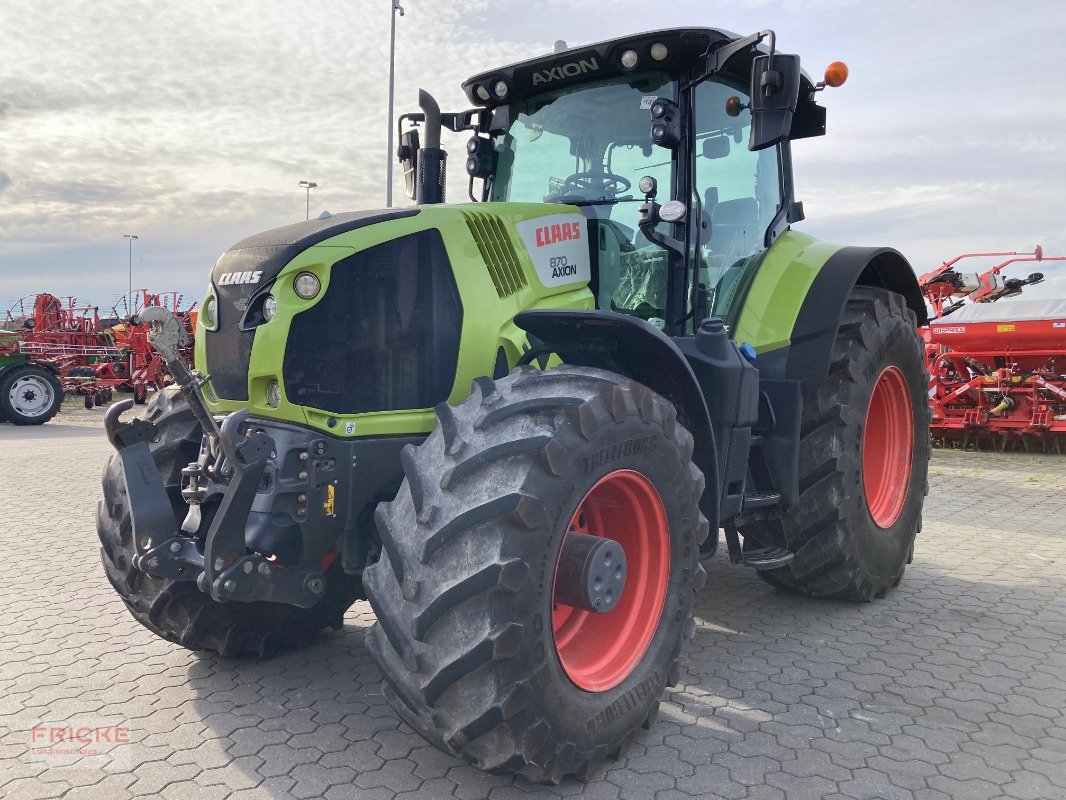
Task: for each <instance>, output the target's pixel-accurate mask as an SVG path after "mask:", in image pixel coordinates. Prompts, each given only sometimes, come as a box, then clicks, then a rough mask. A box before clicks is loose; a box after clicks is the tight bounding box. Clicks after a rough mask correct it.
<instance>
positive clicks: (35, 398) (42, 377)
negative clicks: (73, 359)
mask: <svg viewBox="0 0 1066 800" xmlns="http://www.w3.org/2000/svg"><path fill="white" fill-rule="evenodd" d="M62 406H63V387H62V386H60V385H59V379H58V378H56V376H55V375H53V374H52V373H51V372H49V371H48V370H46V369H43V368H42V367H35V366H32V365H28V364H27V365H24V366H21V367H15V368H14V369H12V370H11V371H9V372H7V373H6V374H5V375H4V377H3V378H0V418H2V419H6V420H7V421H8V422H10V423H12V424H14V425H43V424H44V423H46V422H48V420H50V419H51V418H52V417H54V416H55V415H56V414H58V413H59V409H60V408H62Z"/></svg>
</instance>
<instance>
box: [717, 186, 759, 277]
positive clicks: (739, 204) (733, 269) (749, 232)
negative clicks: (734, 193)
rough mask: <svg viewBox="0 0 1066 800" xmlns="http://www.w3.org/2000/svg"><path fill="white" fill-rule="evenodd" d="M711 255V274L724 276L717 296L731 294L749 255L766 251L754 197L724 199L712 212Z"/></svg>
mask: <svg viewBox="0 0 1066 800" xmlns="http://www.w3.org/2000/svg"><path fill="white" fill-rule="evenodd" d="M708 244H709V245H710V247H709V251H710V252H709V254H708V256H707V261H708V266H709V267H710V274H711V276H712V280H713V276H721V277H720V278H719V279H718V280H716V281H714V282H715V283H717V295H718V296H719V297H726V296H729V295H730V292H731V289H732V286H733V284H734V283H736V280H737V278H739V277H740V274H741V273H742V272H743V268H744V263H745V261H746V260H747V258H748V256H750V255H751V254H752V253H755V252H756V251H758V250H761V249H762V230H761V228H760V226H759V204H758V203H757V202H755V198H753V197H738V198H737V199H735V200H723V201H722V202H720V203H717V204H716V205H715V206H714V207H713V208H712V209H711V238H710V241H709V243H708Z"/></svg>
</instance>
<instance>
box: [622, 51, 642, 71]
mask: <svg viewBox="0 0 1066 800" xmlns="http://www.w3.org/2000/svg"><path fill="white" fill-rule="evenodd" d="M638 61H640V56H638V55H637V51H636V50H626V51H625V52H624V53H622V66H623V67H625V68H626V69H633V67H635V66H636V65H637V62H638Z"/></svg>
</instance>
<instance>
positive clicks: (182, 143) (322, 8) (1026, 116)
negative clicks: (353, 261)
mask: <svg viewBox="0 0 1066 800" xmlns="http://www.w3.org/2000/svg"><path fill="white" fill-rule="evenodd" d="M404 6H405V8H406V10H407V14H406V16H404V17H403V18H402V19H400V20H399V21H398V24H397V61H396V72H397V91H396V106H397V112H401V111H404V110H412V109H413V108H414V106H415V101H416V98H417V89H418V88H419V87H422V88H425V89H427V90H429V91H430V92H432V93H433V94H434V95H435V96H436V97H437V98H438V100H439V101H440V102H441V105H442V107H444V108H445V110H457V109H460V108H464V107H465V106H466V101H465V99H464V97H463V95H462V93H461V91H460V89H459V84H460V83H461V81H462V80H463V79H464V78H466V77H467V76H469V75H470V74H474V73H476V72H479V71H481V70H483V69H484V68H486V67H490V66H493V65H496V64H503V63H508V62H512V61H517V60H521V59H525V58H529V57H531V56H534V55H537V54H541V53H544V52H547V51H549V50H550V49H551V46H552V42H553V41H554V40H555V39H565V40H567V41H569V42H571V44H578V43H581V42H590V41H598V40H602V39H606V38H610V37H612V36H617V35H622V34H625V33H631V32H634V31H638V30H643V29H646V28H647V27H649V25H650V23H649V18H648V6H647V4H646V3H643V2H637V1H636V0H619V2H616V3H613V4H611V5H610V6H609V7H602V8H595V9H591V10H590V7H589V6H588V5H587V4H586V3H578V2H572V1H571V0H550V2H547V3H542V4H538V5H536V6H535V7H534V6H531V5H530V4H529V3H528V2H527V1H526V0H521V1H520V0H496V1H494V2H492V1H490V0H457V1H456V2H437V1H436V0H434V1H433V2H431V1H430V0H405V2H404ZM388 13H389V12H388V4H387V3H383V2H373V3H371V2H370V1H369V0H356V1H355V2H348V3H337V2H335V1H334V0H329V1H328V2H327V0H305V2H301V3H284V2H281V1H280V0H269V1H268V0H264V2H256V3H251V2H235V3H229V4H218V3H213V2H208V0H187V2H184V3H171V4H154V5H146V4H144V3H143V2H136V1H135V0H111V1H110V2H108V3H99V2H89V1H88V0H70V1H69V2H65V3H64V4H62V6H61V7H56V6H53V7H42V6H40V5H39V4H33V3H26V2H19V0H0V27H2V29H3V30H4V31H5V32H9V33H11V32H17V35H9V36H7V37H6V39H5V45H6V50H5V58H4V59H3V60H0V192H3V195H4V200H5V202H4V203H3V205H2V206H0V311H2V307H3V306H5V300H6V301H7V302H10V301H11V300H12V299H14V298H15V297H17V296H19V295H20V294H23V293H28V292H30V291H37V290H49V291H53V292H56V293H60V294H71V293H76V294H80V295H84V296H86V299H88V300H95V299H96V298H99V301H100V302H101V304H104V301H105V300H108V299H109V298H112V297H114V296H117V295H118V294H121V293H122V292H124V291H125V289H126V283H127V280H128V277H127V272H128V258H129V254H128V249H127V243H126V242H125V241H124V240H123V239H122V236H123V234H124V233H128V232H136V233H137V234H138V235H139V236H140V237H141V238H140V239H139V240H138V242H137V243H136V245H135V249H134V273H135V278H136V279H137V281H138V282H140V283H143V284H144V285H146V286H148V287H149V288H153V289H156V290H160V289H168V288H175V289H181V290H184V291H186V292H189V293H190V294H194V295H195V294H199V293H200V292H201V290H202V286H203V283H204V280H205V276H206V272H207V270H208V269H209V267H210V266H211V264H212V263H213V262H214V260H215V258H216V257H217V255H218V253H219V251H221V250H223V249H225V248H226V247H227V246H228V245H229V244H231V243H232V242H234V241H237V240H238V239H240V238H243V237H244V236H245V235H247V234H249V233H252V232H254V231H258V230H264V229H268V228H271V227H276V226H278V225H282V224H286V223H289V222H292V221H295V220H298V219H301V218H302V214H303V213H304V193H303V192H302V191H301V190H300V189H299V187H298V186H297V183H298V182H299V181H300V180H301V179H304V178H308V179H312V180H315V181H317V182H318V183H319V188H318V189H316V190H314V192H313V193H312V195H311V212H312V214H316V215H317V213H319V212H320V211H321V210H322V209H323V208H328V209H330V210H331V211H334V212H338V211H343V210H348V209H353V208H367V207H378V206H381V205H382V204H383V200H384V185H383V184H384V175H385V163H386V157H387V154H386V146H385V130H386V124H387V123H386V115H385V98H386V91H387V76H388V52H387V47H388V24H389V17H388ZM706 21H708V7H707V4H706V3H705V2H702V0H677V2H675V3H671V4H670V5H669V6H668V7H667V6H658V7H656V10H655V20H654V25H655V26H656V27H668V26H673V25H692V24H694V23H696V24H702V23H705V22H706ZM709 22H710V24H712V25H715V26H720V27H721V28H724V29H728V30H735V31H742V32H744V31H752V30H758V29H761V28H765V27H767V26H771V25H772V26H774V27H775V28H776V29H777V32H778V43H779V46H780V47H781V48H782V49H783V50H786V51H791V52H799V53H800V54H801V55H802V56H803V59H804V64H805V66H806V68H807V69H808V71H809V72H811V73H812V74H815V75H817V73H818V72H819V71H820V69H821V67H822V66H823V65H824V64H826V63H828V62H829V61H832V60H835V59H838V58H843V59H844V60H846V61H848V62H849V65H850V66H851V70H852V75H851V79H850V80H849V82H848V84H847V85H846V86H845V87H843V88H841V89H839V90H835V91H831V92H827V93H826V94H825V95H824V96H823V98H822V100H823V102H824V104H825V105H826V106H827V107H828V108H829V135H828V136H827V137H825V138H824V139H823V140H811V141H804V142H798V143H796V145H795V148H794V155H795V162H796V173H797V187H798V194H799V197H800V198H801V199H803V200H804V201H805V204H806V208H807V213H808V217H809V220H808V222H806V223H803V225H802V227H803V229H805V230H807V231H809V232H811V233H813V234H815V235H818V236H821V237H824V238H826V239H829V240H832V241H839V242H841V243H856V244H892V245H894V246H896V247H898V248H899V249H900V250H902V251H903V252H904V253H905V254H907V255H908V256H909V257H910V258H911V259H912V260H913V261H914V263H915V264H916V265H930V264H935V263H938V262H939V261H941V260H943V259H944V258H947V257H949V256H951V255H953V254H954V253H956V252H959V251H962V250H967V249H972V248H981V247H987V248H990V249H1017V248H1023V247H1031V246H1032V245H1034V244H1037V243H1040V242H1043V243H1044V244H1045V245H1046V246H1047V249H1048V252H1049V253H1050V252H1051V250H1052V248H1053V247H1059V248H1063V249H1066V229H1064V227H1063V222H1062V220H1063V218H1064V216H1063V211H1064V207H1063V206H1064V203H1063V201H1062V199H1061V187H1062V186H1063V185H1064V184H1066V167H1064V164H1066V140H1063V138H1062V137H1061V131H1062V130H1063V128H1064V125H1066V105H1064V104H1062V103H1058V102H1054V101H1053V98H1056V97H1058V96H1059V95H1060V94H1061V90H1060V87H1059V86H1058V83H1059V80H1058V73H1059V69H1058V65H1059V61H1060V56H1059V54H1058V42H1060V41H1061V40H1062V38H1063V35H1064V34H1066V11H1064V10H1063V7H1062V6H1061V4H1058V3H1052V2H1034V3H1026V4H1025V5H1024V6H1019V7H1018V8H1016V9H1014V10H1013V12H1012V13H1010V14H1006V13H1004V11H1003V7H1002V5H1001V4H999V3H993V2H977V3H964V2H961V0H958V1H950V2H944V3H938V4H935V5H931V4H929V3H918V2H901V3H891V4H880V5H878V4H869V3H858V2H833V1H832V0H806V1H805V2H797V3H790V4H787V5H784V4H779V3H770V2H768V1H762V0H760V1H757V2H739V3H733V4H728V5H725V6H720V7H718V8H717V9H716V10H715V15H712V16H711V18H710V20H709ZM1034 30H1035V31H1039V32H1040V35H1039V36H1034V35H1033V31H1034ZM465 138H466V137H465V136H455V135H450V134H448V135H445V137H444V142H445V145H446V146H447V147H449V149H450V150H451V154H452V155H451V158H450V164H449V174H450V177H451V182H450V187H449V192H450V197H451V198H453V199H459V198H465V176H464V175H463V151H462V147H463V144H464V140H465ZM394 194H395V196H396V197H397V198H399V199H400V201H401V202H404V198H403V192H402V175H401V173H400V170H399V169H397V170H395V189H394ZM1048 272H1049V274H1050V270H1049V271H1048ZM1058 286H1059V284H1056V283H1054V282H1053V281H1051V280H1049V281H1048V282H1047V284H1045V287H1044V288H1042V289H1041V290H1042V291H1045V292H1047V291H1050V290H1051V289H1052V288H1053V289H1054V290H1055V291H1062V293H1063V294H1066V287H1063V289H1062V290H1060V289H1059V288H1058ZM109 302H110V301H109Z"/></svg>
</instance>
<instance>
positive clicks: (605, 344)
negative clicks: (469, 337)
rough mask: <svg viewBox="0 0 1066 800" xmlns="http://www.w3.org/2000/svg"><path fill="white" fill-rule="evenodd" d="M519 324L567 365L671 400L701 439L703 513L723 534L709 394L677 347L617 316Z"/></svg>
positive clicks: (553, 315)
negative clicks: (611, 375)
mask: <svg viewBox="0 0 1066 800" xmlns="http://www.w3.org/2000/svg"><path fill="white" fill-rule="evenodd" d="M515 324H516V325H517V326H518V327H520V328H522V329H523V330H525V331H526V332H527V333H528V334H529V335H530V340H531V341H534V340H537V341H538V346H539V343H540V342H543V350H544V351H550V352H553V353H556V354H557V355H558V356H559V357H560V358H561V359H562V360H563V361H564V362H566V363H567V364H576V365H578V366H585V367H598V368H600V369H606V370H610V371H611V372H617V373H618V374H619V375H625V376H626V377H627V378H631V379H633V380H635V381H637V382H639V383H642V384H644V385H645V386H647V387H648V388H649V389H651V390H652V391H654V392H657V393H658V394H660V395H662V396H663V397H665V398H666V399H667V400H669V401H670V402H671V403H672V404H673V405H674V407H675V408H676V409H677V416H678V419H679V421H680V422H681V424H682V425H684V426H685V427H686V428H687V429H688V431H689V432H690V433H691V434H692V436H693V439H694V440H695V446H694V448H693V453H692V460H693V462H694V463H695V464H696V466H697V467H698V468H699V469H700V470H701V471H702V472H703V474H704V476H705V477H706V489H704V492H703V497H702V498H701V499H700V510H701V511H703V513H704V515H705V516H706V517H707V519H708V521H709V522H710V523H711V532H712V539H716V538H717V537H716V536H715V535H714V532H715V531H717V530H718V526H719V519H718V503H719V496H718V495H719V485H718V466H717V464H718V459H717V453H716V450H715V441H714V432H713V430H712V428H711V419H710V415H709V413H708V411H707V403H706V401H705V400H704V397H703V390H702V389H701V388H700V385H699V383H698V382H697V380H696V376H695V374H694V373H693V372H692V367H690V366H689V363H688V361H687V360H686V359H685V356H684V355H682V353H681V351H680V350H679V349H678V347H677V345H676V344H674V342H673V340H671V339H670V338H669V337H668V336H666V334H664V333H663V332H662V331H660V330H659V329H658V328H656V327H655V326H654V325H651V324H650V323H647V322H645V321H644V320H642V319H638V318H636V317H631V316H628V315H626V314H618V313H616V312H614V311H597V310H594V309H590V310H563V309H545V310H533V311H523V312H521V313H519V314H517V315H516V316H515Z"/></svg>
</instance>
